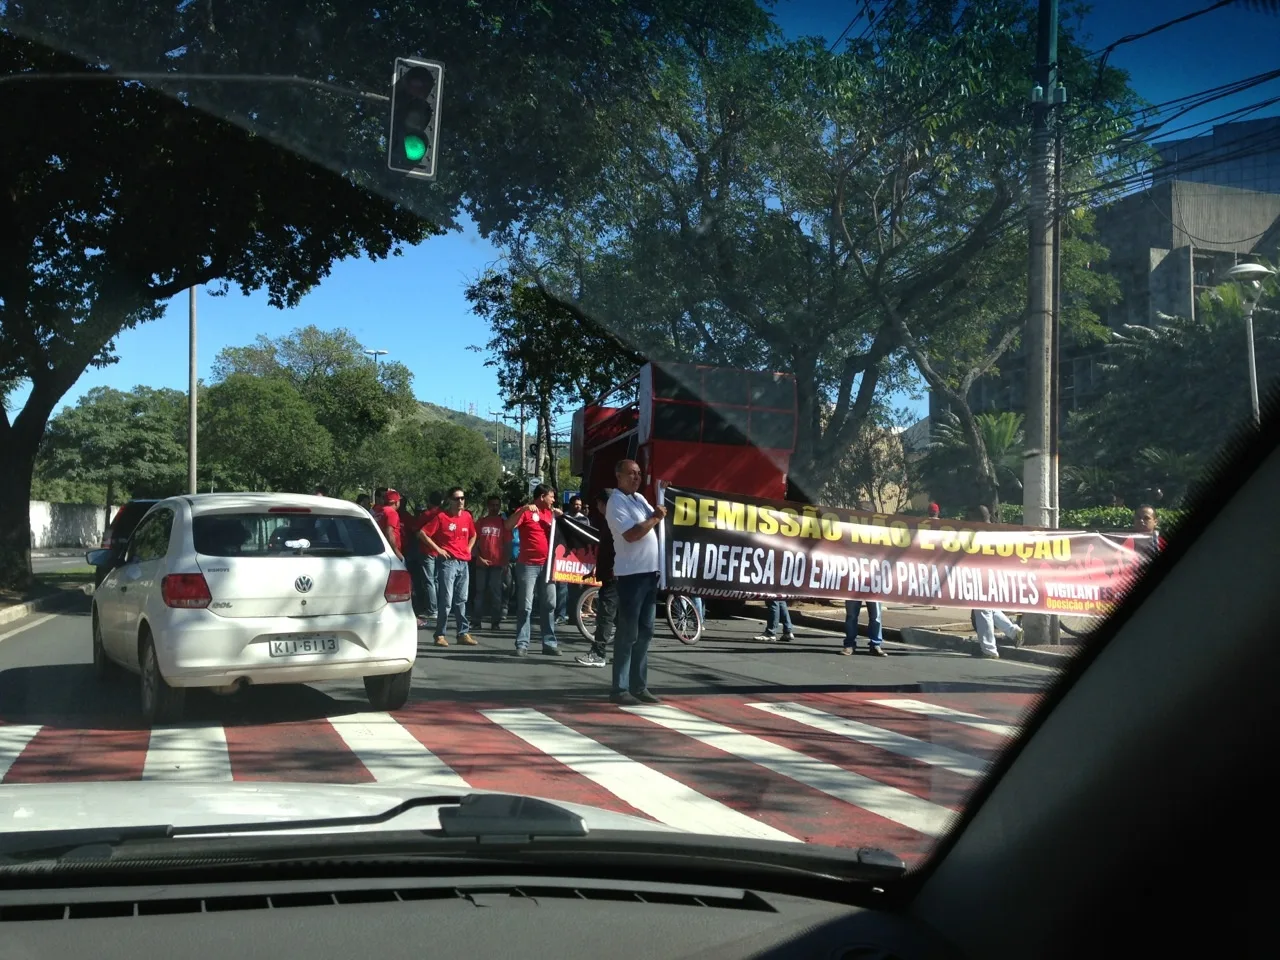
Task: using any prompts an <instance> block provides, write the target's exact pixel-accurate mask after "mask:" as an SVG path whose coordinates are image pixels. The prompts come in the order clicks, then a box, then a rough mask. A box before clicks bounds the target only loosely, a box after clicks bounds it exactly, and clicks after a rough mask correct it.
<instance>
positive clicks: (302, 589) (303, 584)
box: [293, 577, 314, 593]
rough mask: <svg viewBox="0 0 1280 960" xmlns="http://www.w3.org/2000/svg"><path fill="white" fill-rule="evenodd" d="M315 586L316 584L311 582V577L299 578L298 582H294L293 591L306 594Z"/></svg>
mask: <svg viewBox="0 0 1280 960" xmlns="http://www.w3.org/2000/svg"><path fill="white" fill-rule="evenodd" d="M313 586H314V584H313V583H312V582H311V578H310V577H299V578H298V579H297V580H295V581H293V589H295V590H297V591H298V592H299V593H306V592H307V591H308V590H310V589H311V588H312V587H313Z"/></svg>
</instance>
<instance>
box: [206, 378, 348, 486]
mask: <svg viewBox="0 0 1280 960" xmlns="http://www.w3.org/2000/svg"><path fill="white" fill-rule="evenodd" d="M200 436H201V445H202V448H203V449H204V450H205V451H206V453H207V456H208V457H209V458H210V459H212V460H214V461H216V462H217V464H218V467H219V471H220V473H219V477H220V479H222V480H223V484H224V485H227V486H234V487H239V488H240V489H249V490H281V491H291V492H294V493H310V492H311V488H312V487H313V486H314V485H315V484H316V483H317V482H318V480H319V478H320V477H322V476H323V475H324V471H325V470H326V468H327V467H328V465H329V462H330V461H331V459H332V457H333V441H332V439H331V438H330V436H329V433H328V431H326V430H325V428H324V427H322V426H321V425H320V424H319V423H318V422H317V421H316V416H315V411H314V410H313V409H312V408H311V405H310V404H308V403H307V401H306V398H304V397H303V396H302V394H301V393H300V392H299V391H298V389H297V388H296V387H294V386H293V384H291V383H289V381H287V380H285V379H283V378H280V377H256V376H254V375H252V374H248V373H233V374H231V375H230V376H228V377H226V378H225V379H224V380H222V382H221V383H217V384H215V385H214V386H212V387H210V388H209V389H208V390H207V391H205V394H204V397H203V398H202V399H201V402H200Z"/></svg>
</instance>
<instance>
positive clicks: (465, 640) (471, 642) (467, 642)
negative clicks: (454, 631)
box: [458, 633, 477, 647]
mask: <svg viewBox="0 0 1280 960" xmlns="http://www.w3.org/2000/svg"><path fill="white" fill-rule="evenodd" d="M458 642H459V643H460V644H462V645H463V646H464V647H474V646H476V645H477V641H476V638H475V637H473V636H472V635H471V634H469V633H464V634H463V635H462V636H460V637H459V638H458Z"/></svg>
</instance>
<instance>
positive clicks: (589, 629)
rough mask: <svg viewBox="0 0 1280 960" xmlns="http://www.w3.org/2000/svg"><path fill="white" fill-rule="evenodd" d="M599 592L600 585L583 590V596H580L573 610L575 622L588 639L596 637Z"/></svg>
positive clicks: (579, 630)
mask: <svg viewBox="0 0 1280 960" xmlns="http://www.w3.org/2000/svg"><path fill="white" fill-rule="evenodd" d="M599 593H600V588H599V587H588V588H587V589H586V590H583V591H582V596H580V597H578V606H577V608H576V609H575V610H574V611H573V622H574V623H575V624H577V627H578V632H579V633H580V634H582V636H583V638H584V639H586V640H594V639H595V638H596V595H597V594H599Z"/></svg>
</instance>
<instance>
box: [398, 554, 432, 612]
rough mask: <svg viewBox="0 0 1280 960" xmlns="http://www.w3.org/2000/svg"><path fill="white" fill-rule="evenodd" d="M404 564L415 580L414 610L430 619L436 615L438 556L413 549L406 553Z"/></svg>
mask: <svg viewBox="0 0 1280 960" xmlns="http://www.w3.org/2000/svg"><path fill="white" fill-rule="evenodd" d="M404 565H405V566H406V567H408V568H409V576H410V578H411V579H412V580H413V599H414V611H415V612H416V613H417V614H418V615H419V616H423V617H426V618H427V619H428V620H430V619H431V618H432V617H434V616H435V615H436V558H435V557H428V556H427V555H426V554H424V553H423V552H422V551H420V550H413V551H410V552H409V553H406V554H405V555H404Z"/></svg>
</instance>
